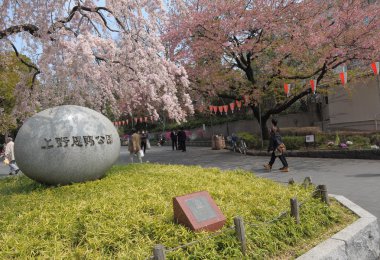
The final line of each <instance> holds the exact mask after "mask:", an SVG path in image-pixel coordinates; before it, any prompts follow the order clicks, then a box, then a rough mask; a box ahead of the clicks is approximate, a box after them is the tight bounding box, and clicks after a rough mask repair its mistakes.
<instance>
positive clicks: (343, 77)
mask: <svg viewBox="0 0 380 260" xmlns="http://www.w3.org/2000/svg"><path fill="white" fill-rule="evenodd" d="M339 76H340V81H341V82H342V85H345V84H347V72H341V73H339Z"/></svg>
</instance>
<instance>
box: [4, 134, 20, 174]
mask: <svg viewBox="0 0 380 260" xmlns="http://www.w3.org/2000/svg"><path fill="white" fill-rule="evenodd" d="M6 142H7V145H6V146H5V151H4V156H5V158H6V159H7V160H8V162H9V168H10V172H9V175H13V173H14V174H18V172H19V171H20V169H19V168H18V167H17V164H16V158H15V150H14V146H15V143H14V142H13V139H12V137H7V138H6Z"/></svg>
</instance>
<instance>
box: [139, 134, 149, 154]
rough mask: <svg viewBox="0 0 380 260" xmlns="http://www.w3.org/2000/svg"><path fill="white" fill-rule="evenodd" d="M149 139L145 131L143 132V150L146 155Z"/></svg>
mask: <svg viewBox="0 0 380 260" xmlns="http://www.w3.org/2000/svg"><path fill="white" fill-rule="evenodd" d="M147 139H148V135H147V133H146V132H145V131H144V130H143V131H142V132H141V149H142V150H143V151H144V154H145V151H146V144H147Z"/></svg>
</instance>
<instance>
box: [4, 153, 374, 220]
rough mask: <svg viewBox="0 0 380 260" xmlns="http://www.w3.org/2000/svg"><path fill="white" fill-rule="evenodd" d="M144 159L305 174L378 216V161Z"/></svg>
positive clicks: (280, 176)
mask: <svg viewBox="0 0 380 260" xmlns="http://www.w3.org/2000/svg"><path fill="white" fill-rule="evenodd" d="M143 160H144V162H145V161H150V162H157V163H166V164H185V165H201V166H203V167H219V168H221V169H236V168H241V169H245V170H248V171H252V172H254V174H256V175H257V176H259V177H263V178H270V179H272V180H275V181H278V182H280V183H287V182H288V180H289V179H290V178H293V179H294V180H295V181H296V182H302V181H303V179H304V178H305V177H307V176H310V177H311V178H312V181H313V183H315V184H325V185H327V188H328V192H329V193H333V194H338V195H343V196H345V197H347V198H348V199H349V200H351V201H353V202H354V203H356V204H358V205H359V206H361V207H362V208H364V209H366V210H368V211H369V212H371V213H372V214H374V215H375V216H376V217H377V218H378V219H380V200H379V198H380V161H378V160H354V159H322V158H318V159H317V158H297V157H292V158H288V162H289V165H290V172H289V173H282V172H280V171H278V170H277V169H278V168H280V167H281V163H280V161H279V160H277V161H276V162H275V164H274V169H275V170H272V172H270V173H269V172H266V171H264V170H263V167H262V165H263V164H264V163H266V162H268V161H269V155H268V156H267V157H263V156H244V155H242V154H238V153H233V152H230V151H228V150H218V151H215V150H211V149H210V148H207V147H188V151H187V152H185V153H184V152H181V151H172V150H171V147H168V146H164V147H156V146H155V147H152V149H151V150H147V154H146V156H145V157H144V158H143ZM129 162H130V159H129V153H128V152H127V148H126V147H125V146H123V147H122V148H121V153H120V158H119V160H118V161H117V164H126V163H129ZM8 172H9V168H8V167H7V166H5V165H4V164H2V163H1V166H0V178H1V177H7V176H8Z"/></svg>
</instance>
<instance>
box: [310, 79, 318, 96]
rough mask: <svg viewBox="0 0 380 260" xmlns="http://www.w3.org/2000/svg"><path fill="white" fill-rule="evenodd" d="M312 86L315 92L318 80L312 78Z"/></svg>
mask: <svg viewBox="0 0 380 260" xmlns="http://www.w3.org/2000/svg"><path fill="white" fill-rule="evenodd" d="M310 86H311V91H313V94H315V91H316V90H317V80H315V79H311V80H310Z"/></svg>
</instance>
